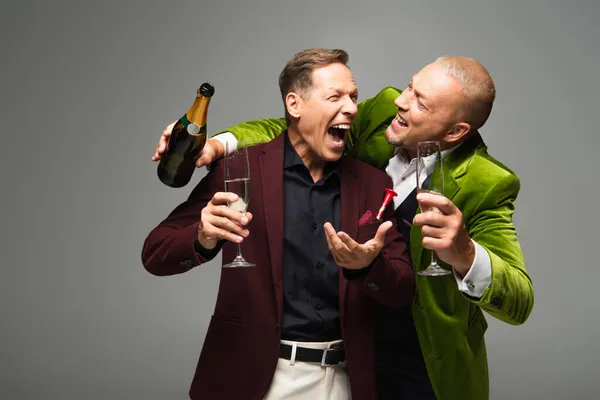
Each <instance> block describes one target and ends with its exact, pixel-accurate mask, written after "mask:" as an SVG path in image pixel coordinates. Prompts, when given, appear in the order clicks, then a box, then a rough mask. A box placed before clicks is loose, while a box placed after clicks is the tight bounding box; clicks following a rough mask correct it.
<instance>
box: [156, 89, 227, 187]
mask: <svg viewBox="0 0 600 400" xmlns="http://www.w3.org/2000/svg"><path fill="white" fill-rule="evenodd" d="M214 93H215V88H214V87H213V86H212V85H211V84H210V83H203V84H202V85H201V86H200V88H198V90H197V93H196V100H195V101H194V104H192V106H191V107H190V109H189V110H188V111H187V112H186V113H185V114H184V115H183V117H181V118H180V119H179V121H177V123H176V124H175V126H174V127H173V131H172V133H171V138H170V140H169V144H168V146H167V150H166V151H165V153H164V154H163V156H162V158H161V160H160V162H159V163H158V168H157V173H158V178H159V179H160V180H161V182H162V183H164V184H165V185H167V186H170V187H173V188H179V187H182V186H185V185H187V183H188V182H189V181H190V178H191V177H192V174H193V173H194V170H195V169H196V158H197V157H198V154H200V151H201V150H202V148H203V147H204V143H206V114H207V111H208V104H209V103H210V100H211V97H212V95H213V94H214Z"/></svg>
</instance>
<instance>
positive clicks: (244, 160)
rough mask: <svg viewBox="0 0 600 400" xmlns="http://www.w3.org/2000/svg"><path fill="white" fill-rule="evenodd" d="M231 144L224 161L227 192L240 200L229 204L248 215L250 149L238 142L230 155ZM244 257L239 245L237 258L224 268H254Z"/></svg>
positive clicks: (226, 149)
mask: <svg viewBox="0 0 600 400" xmlns="http://www.w3.org/2000/svg"><path fill="white" fill-rule="evenodd" d="M228 146H229V144H228V143H227V144H226V145H225V158H224V159H223V165H224V177H225V191H226V192H231V193H235V194H236V195H237V196H238V200H237V201H236V202H235V203H227V205H228V206H229V208H231V209H233V210H235V211H239V212H240V213H242V214H245V213H246V210H247V209H248V203H249V202H250V164H249V162H248V148H247V147H246V143H245V142H244V141H241V140H240V141H238V150H237V151H235V152H233V153H232V154H229V148H228ZM254 266H255V265H254V264H252V263H249V262H248V261H246V260H245V259H244V257H242V245H241V243H238V245H237V256H236V257H235V259H234V260H233V261H232V262H230V263H229V264H225V265H223V268H236V267H254Z"/></svg>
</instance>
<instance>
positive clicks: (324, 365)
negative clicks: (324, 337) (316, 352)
mask: <svg viewBox="0 0 600 400" xmlns="http://www.w3.org/2000/svg"><path fill="white" fill-rule="evenodd" d="M335 350H339V349H337V348H335V347H329V348H327V349H323V357H321V366H322V367H327V366H332V365H337V364H339V363H335V364H327V363H325V360H326V359H327V352H328V351H335Z"/></svg>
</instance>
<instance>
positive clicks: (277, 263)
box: [259, 135, 284, 325]
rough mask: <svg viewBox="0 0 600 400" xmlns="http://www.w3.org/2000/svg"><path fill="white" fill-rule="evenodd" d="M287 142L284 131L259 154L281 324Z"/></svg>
mask: <svg viewBox="0 0 600 400" xmlns="http://www.w3.org/2000/svg"><path fill="white" fill-rule="evenodd" d="M283 145H284V135H279V136H278V137H276V138H275V139H273V140H272V141H271V142H269V143H268V144H266V145H265V147H264V149H263V151H262V152H261V154H260V155H259V157H260V177H261V183H262V192H263V193H262V202H263V206H264V214H265V226H266V229H267V240H268V251H269V257H270V261H271V272H272V277H273V286H274V288H275V298H276V307H277V321H278V323H279V324H280V325H281V319H282V316H283V229H284V225H283V224H284V204H283V197H284V194H283V147H284V146H283Z"/></svg>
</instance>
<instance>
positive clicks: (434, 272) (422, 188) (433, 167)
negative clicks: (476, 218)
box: [417, 141, 452, 276]
mask: <svg viewBox="0 0 600 400" xmlns="http://www.w3.org/2000/svg"><path fill="white" fill-rule="evenodd" d="M425 177H427V178H425ZM417 193H433V194H436V195H441V196H443V195H444V168H443V162H442V152H441V150H440V143H439V142H432V141H430V142H419V143H417ZM419 208H420V209H421V212H425V211H438V212H439V210H436V209H433V210H432V209H425V210H424V209H423V206H422V205H421V203H419ZM451 273H452V272H451V271H449V270H447V269H444V268H442V267H440V266H439V264H438V262H437V256H436V254H435V251H433V250H432V251H431V262H430V263H429V266H428V267H427V268H425V269H424V270H422V271H419V272H417V274H419V275H423V276H441V275H449V274H451Z"/></svg>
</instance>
